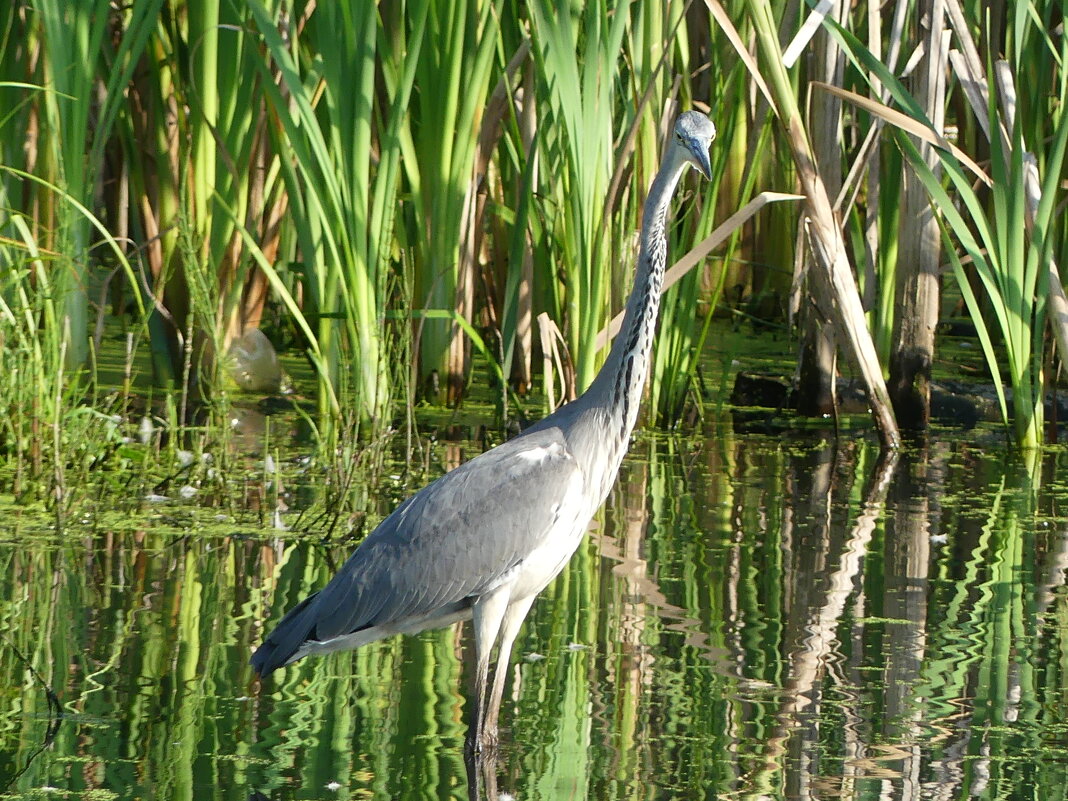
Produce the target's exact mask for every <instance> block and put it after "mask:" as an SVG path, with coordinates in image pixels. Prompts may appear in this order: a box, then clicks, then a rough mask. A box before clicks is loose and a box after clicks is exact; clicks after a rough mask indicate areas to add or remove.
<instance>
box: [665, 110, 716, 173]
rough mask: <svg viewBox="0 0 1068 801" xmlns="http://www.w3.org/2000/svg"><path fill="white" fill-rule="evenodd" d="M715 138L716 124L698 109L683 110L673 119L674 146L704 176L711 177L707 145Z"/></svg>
mask: <svg viewBox="0 0 1068 801" xmlns="http://www.w3.org/2000/svg"><path fill="white" fill-rule="evenodd" d="M715 138H716V126H715V125H714V124H713V122H712V120H710V119H709V118H708V117H706V116H705V115H704V114H702V113H701V112H700V111H684V112H682V114H680V115H679V118H678V119H677V120H676V121H675V147H676V148H678V149H679V150H680V151H681V155H682V158H683V159H684V160H685V161H687V162H689V163H690V164H692V165H693V166H695V167H696V168H697V169H698V170H699V171H700V173H701V175H703V176H705V178H711V177H712V163H711V162H710V161H709V159H708V146H709V145H710V144H712V140H713V139H715Z"/></svg>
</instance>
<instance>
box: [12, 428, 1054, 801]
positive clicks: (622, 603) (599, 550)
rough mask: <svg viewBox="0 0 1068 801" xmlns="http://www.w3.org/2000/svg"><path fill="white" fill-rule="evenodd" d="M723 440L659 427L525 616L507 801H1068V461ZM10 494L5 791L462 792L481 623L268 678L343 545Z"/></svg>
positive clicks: (193, 518) (505, 767)
mask: <svg viewBox="0 0 1068 801" xmlns="http://www.w3.org/2000/svg"><path fill="white" fill-rule="evenodd" d="M708 433H709V436H708V438H707V439H702V440H699V441H698V440H693V439H670V438H667V437H662V436H651V435H643V436H642V437H640V438H639V439H638V441H637V442H636V443H635V444H634V446H633V448H632V451H631V454H630V456H629V457H628V459H627V461H626V463H625V465H624V468H623V471H622V474H621V476H620V480H619V482H618V485H617V487H616V488H615V490H614V491H613V492H612V495H611V497H610V499H609V501H608V503H607V505H606V507H605V510H604V511H603V513H601V514H600V515H599V516H598V520H597V526H596V529H595V530H594V531H593V532H592V533H591V536H590V537H589V538H588V540H587V542H586V544H585V545H584V546H583V547H582V548H580V550H579V552H578V554H577V555H576V557H575V558H574V559H573V561H572V562H571V564H570V566H569V567H568V568H567V569H566V570H565V572H564V573H563V574H562V575H561V576H560V577H559V578H558V579H557V580H556V581H554V582H553V583H552V584H551V585H550V586H549V587H548V588H547V590H546V591H545V592H544V593H543V594H542V596H541V597H540V598H539V600H538V601H537V602H536V604H535V605H534V608H533V611H532V613H531V615H530V617H529V619H528V621H527V624H526V625H525V627H524V629H523V631H522V633H521V634H520V637H519V640H518V641H517V644H516V649H515V655H514V661H513V667H512V670H511V676H510V680H509V684H508V687H507V690H506V693H505V701H504V705H503V707H502V745H501V751H500V754H499V755H498V758H497V762H496V765H495V771H494V773H495V775H496V777H497V785H498V787H497V789H498V791H499V793H500V795H499V797H500V798H502V799H505V798H514V799H521V800H526V799H530V800H531V801H533V800H534V799H605V800H607V799H613V800H614V799H703V798H739V799H743V798H744V799H827V798H838V799H960V798H979V799H1006V800H1008V799H1036V798H1037V799H1061V798H1065V796H1066V794H1068V791H1066V787H1068V680H1066V678H1065V675H1066V671H1068V591H1066V588H1065V568H1066V566H1068V540H1066V530H1068V515H1066V506H1065V504H1066V502H1068V481H1066V476H1065V473H1066V469H1068V465H1066V464H1065V458H1064V457H1065V454H1064V453H1063V452H1061V451H1057V450H1053V451H1050V452H1049V453H1047V454H1046V455H1045V457H1044V459H1043V463H1042V465H1041V466H1040V467H1039V468H1038V469H1037V470H1035V475H1034V477H1029V476H1028V474H1027V473H1026V471H1024V470H1022V469H1021V468H1020V467H1019V466H1017V465H1014V464H1013V463H1012V462H1011V461H1010V460H1009V459H1008V458H1007V457H1006V456H1005V455H1004V450H1003V448H1001V447H1000V446H998V445H996V444H995V443H994V439H995V438H994V437H992V436H991V435H983V434H978V435H977V434H974V433H973V434H969V435H968V437H967V438H963V437H956V438H947V439H945V440H942V441H938V442H936V443H935V444H933V445H931V446H930V448H929V449H928V451H927V453H925V454H922V455H920V454H904V455H902V456H901V458H900V459H899V460H898V461H897V462H896V464H893V463H887V462H885V461H880V460H879V458H878V451H877V449H876V448H875V446H874V445H873V444H872V443H871V442H869V441H868V440H867V439H865V438H864V437H863V436H861V435H860V434H859V433H856V432H844V433H843V435H842V436H841V437H840V438H839V439H838V441H837V444H836V443H835V440H834V438H833V437H832V436H831V435H830V434H829V432H821V431H808V432H806V433H803V434H800V435H790V436H784V435H783V436H781V435H780V434H778V433H775V434H761V433H743V432H740V431H735V430H734V429H733V428H732V427H731V426H730V425H721V426H718V427H716V428H715V430H712V431H709V432H708ZM986 446H989V447H986ZM473 447H474V446H472V448H473ZM0 511H2V517H0V798H76V799H83V798H84V799H110V798H122V799H126V798H143V799H224V798H225V799H257V801H259V800H260V799H359V798H380V799H446V798H455V799H465V798H467V778H466V774H465V769H464V762H463V740H464V735H465V731H466V730H465V721H466V720H467V716H468V706H467V700H466V699H467V698H468V696H469V692H470V684H471V665H470V662H469V657H470V652H471V642H470V639H469V636H468V632H467V630H466V629H461V628H458V627H454V628H450V629H446V630H441V631H437V632H428V633H425V634H422V635H420V636H417V637H409V638H398V639H394V640H390V641H386V642H383V643H378V644H374V645H370V646H366V647H364V648H362V649H360V650H358V651H356V652H350V653H346V654H340V655H332V656H329V657H324V658H318V659H308V660H304V661H302V662H300V663H297V664H296V665H294V666H291V667H289V668H287V669H285V670H283V671H280V672H278V673H276V674H274V676H272V677H271V678H270V679H268V680H267V681H265V682H264V683H263V685H262V686H260V685H259V683H258V682H257V681H256V680H255V679H254V677H253V674H252V671H251V669H250V668H249V666H248V656H249V654H250V652H251V650H252V648H253V647H254V645H255V644H256V643H257V642H258V641H259V640H260V638H261V637H262V636H263V634H264V633H265V629H266V627H268V626H270V625H272V624H273V623H274V622H275V621H276V620H277V619H278V618H279V616H280V615H281V613H282V612H283V610H284V609H285V608H287V607H289V606H290V605H292V604H293V603H294V602H295V601H296V600H297V599H299V598H300V597H302V596H303V595H305V594H307V593H308V592H310V591H312V590H313V589H315V588H317V587H318V586H320V585H321V584H322V583H323V582H325V580H326V579H327V577H328V576H329V575H330V573H331V571H332V565H334V564H336V563H337V562H338V560H339V559H342V558H343V557H344V555H345V553H346V552H347V550H348V547H347V546H334V547H326V546H324V545H323V544H322V543H321V540H320V538H319V537H318V536H315V535H314V530H313V531H312V532H311V534H312V535H311V536H309V535H308V534H307V533H306V534H305V535H304V536H298V535H296V534H294V533H293V532H288V533H286V532H277V531H274V530H271V529H270V528H265V527H261V526H259V525H258V524H252V523H249V522H247V521H245V522H242V521H241V520H237V521H236V522H232V523H228V522H227V520H226V519H225V518H224V519H222V520H216V519H215V515H216V510H200V509H198V508H197V507H196V505H195V502H194V501H181V500H172V501H167V502H158V503H147V502H146V503H143V504H140V505H138V506H137V507H136V508H134V509H132V510H131V511H130V512H129V514H124V515H123V516H122V517H121V520H120V521H119V522H112V523H106V524H101V523H100V521H96V522H94V523H93V524H92V525H83V523H81V522H79V521H72V522H71V523H70V524H69V526H70V527H69V530H68V531H67V532H66V534H65V535H64V536H61V537H58V536H56V535H55V533H54V532H49V531H47V530H44V528H43V527H41V526H39V525H37V524H34V523H32V522H31V521H26V520H22V519H20V517H19V515H18V513H17V511H16V510H13V509H11V508H10V507H8V508H6V509H3V510H0ZM296 511H297V510H294V509H291V510H290V511H289V512H288V513H287V514H289V515H290V516H292V515H293V514H295V512H296Z"/></svg>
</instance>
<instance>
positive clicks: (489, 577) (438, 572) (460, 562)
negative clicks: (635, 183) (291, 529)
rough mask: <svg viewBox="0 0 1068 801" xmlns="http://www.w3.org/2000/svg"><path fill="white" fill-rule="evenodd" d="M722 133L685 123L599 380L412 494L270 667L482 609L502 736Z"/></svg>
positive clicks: (642, 374)
mask: <svg viewBox="0 0 1068 801" xmlns="http://www.w3.org/2000/svg"><path fill="white" fill-rule="evenodd" d="M715 135H716V128H715V125H714V124H713V123H712V121H711V120H710V119H709V118H708V117H707V116H705V115H704V114H702V113H701V112H699V111H685V112H683V113H682V114H680V115H679V117H678V118H677V120H676V122H675V125H674V127H673V131H672V136H671V139H670V141H669V143H668V145H667V147H666V149H665V155H664V158H663V161H662V163H661V166H660V169H659V170H658V171H657V173H656V176H655V177H654V178H653V182H652V185H651V187H650V189H649V194H648V197H647V198H646V202H645V208H644V210H643V212H642V228H641V236H640V245H639V252H638V261H637V267H636V270H635V277H634V287H633V289H632V291H631V293H630V297H629V298H628V300H627V305H626V311H625V314H624V317H623V323H622V326H621V328H620V333H619V335H618V336H617V337H616V339H615V341H614V343H613V345H612V348H611V350H610V351H609V354H608V357H607V359H606V360H605V362H604V365H603V366H602V367H601V369H600V371H599V372H598V373H597V375H596V376H595V378H594V380H593V382H592V383H591V384H590V386H589V388H588V389H587V390H586V391H585V392H584V393H583V394H582V395H581V396H580V397H579V398H577V399H576V400H574V401H572V402H571V403H568V404H566V405H564V406H561V407H560V408H559V409H557V410H556V411H555V412H553V413H552V414H550V415H549V416H548V417H545V418H544V419H542V420H540V421H539V422H537V423H535V424H534V425H532V426H531V427H529V428H527V429H526V430H525V431H523V432H522V433H521V434H519V435H517V436H516V437H514V438H513V439H510V440H508V441H506V442H504V443H502V444H500V445H498V446H497V447H495V448H492V449H490V450H488V451H486V452H484V453H482V454H480V455H478V456H476V457H475V458H473V459H471V460H470V461H468V462H465V463H464V464H462V465H460V466H459V467H457V468H456V469H454V470H452V471H451V472H449V473H446V474H445V475H443V476H441V477H440V478H438V479H437V480H435V481H434V482H432V483H430V484H428V485H427V486H426V487H424V488H423V489H421V490H420V491H419V492H417V493H415V494H414V495H412V496H411V497H409V498H408V499H407V500H405V501H404V502H403V503H401V504H400V506H398V507H397V508H396V509H395V510H394V511H393V512H392V513H391V514H390V515H389V516H388V517H386V518H385V520H383V521H382V522H381V523H380V524H379V525H378V526H377V527H376V528H375V529H374V531H372V532H371V533H370V534H369V535H368V536H367V537H366V539H364V540H363V542H362V543H360V545H359V546H358V547H357V548H356V550H355V551H354V552H353V553H352V555H351V556H350V557H349V559H348V561H346V562H345V564H344V565H343V566H342V567H341V569H340V570H338V572H337V573H336V575H334V577H333V578H332V579H331V580H330V581H329V583H327V585H326V586H325V587H323V588H322V589H321V590H320V591H318V592H316V593H314V594H312V595H310V596H308V597H307V598H305V599H304V600H303V601H301V602H300V603H298V604H297V605H296V606H295V607H293V608H292V609H291V610H290V611H289V612H288V613H287V614H286V615H285V616H284V617H283V618H282V620H281V621H280V622H279V623H278V625H277V626H276V627H275V628H274V630H273V631H272V632H271V633H270V634H269V635H267V638H266V640H264V642H263V644H262V645H260V647H259V648H258V649H257V650H256V652H255V653H254V654H253V656H252V659H251V663H252V666H253V668H254V669H255V670H256V672H257V673H258V674H259V676H260V677H261V678H263V677H266V676H267V675H268V674H270V673H271V672H272V671H274V670H276V669H278V668H280V667H282V666H283V665H288V664H290V663H291V662H295V661H296V660H298V659H301V658H302V657H305V656H308V655H311V654H325V653H330V652H333V651H341V650H348V649H351V648H357V647H359V646H361V645H365V644H367V643H370V642H374V641H376V640H381V639H383V638H385V637H390V636H393V635H396V634H415V633H417V632H420V631H424V630H426V629H434V628H440V627H443V626H447V625H449V624H452V623H455V622H457V621H463V620H471V621H472V625H473V628H474V641H475V700H474V705H473V707H472V719H471V721H470V722H469V728H468V736H467V743H466V746H467V748H468V749H469V750H473V751H474V752H475V753H481V752H482V751H483V750H491V749H493V748H495V747H496V744H497V736H498V715H499V711H500V704H501V695H502V693H503V691H504V684H505V680H506V677H507V675H508V663H509V660H510V656H511V651H512V646H513V644H514V642H515V639H516V635H517V634H518V633H519V629H520V626H521V624H522V623H523V620H524V619H525V618H526V616H527V613H528V612H529V611H530V607H531V604H532V603H533V602H534V599H535V597H537V595H538V593H540V592H541V590H542V589H544V588H545V586H546V585H547V584H548V583H549V582H550V581H552V579H553V578H555V577H556V576H557V574H559V573H560V571H561V570H563V568H564V566H565V565H566V564H567V563H568V561H569V560H570V559H571V556H572V555H573V554H574V553H575V551H576V550H577V549H578V546H579V544H580V543H581V542H582V539H583V537H584V536H585V533H586V530H587V528H588V527H589V524H590V521H591V520H592V519H593V516H594V514H595V513H596V512H597V509H598V508H599V507H600V506H601V504H602V502H603V501H604V499H605V498H606V497H607V496H608V492H609V490H610V489H611V488H612V485H613V484H614V483H615V480H616V475H617V473H618V472H619V466H620V463H621V462H622V460H623V456H624V454H625V453H626V451H627V448H628V446H629V443H630V435H631V432H632V431H633V429H634V425H635V422H636V420H637V417H638V407H639V405H640V402H641V396H642V392H643V389H644V385H645V379H646V376H647V374H648V372H649V359H650V351H651V349H652V344H653V334H654V331H655V328H656V319H657V314H658V312H659V308H660V295H661V289H662V286H663V278H664V267H665V262H666V260H667V238H666V236H665V226H666V221H667V215H668V211H669V207H670V204H671V199H672V197H673V195H674V193H675V189H676V187H677V186H678V183H679V180H680V179H681V177H682V175H683V173H684V172H685V171H686V169H687V168H688V167H689V166H691V165H692V166H694V167H696V168H697V169H698V171H699V172H700V173H701V174H702V175H703V176H704V177H705V178H707V179H710V178H711V177H712V168H711V163H710V161H709V155H708V149H709V145H710V144H711V142H712V140H713V139H714V138H715ZM494 645H496V647H497V665H496V669H495V672H494V676H493V685H492V688H490V687H488V682H489V667H490V661H491V654H492V651H493V648H494Z"/></svg>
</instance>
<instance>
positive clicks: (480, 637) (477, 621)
mask: <svg viewBox="0 0 1068 801" xmlns="http://www.w3.org/2000/svg"><path fill="white" fill-rule="evenodd" d="M507 611H508V586H507V585H505V586H503V587H498V588H497V589H496V590H494V591H493V592H491V593H489V594H488V595H483V596H482V597H480V598H479V599H478V600H477V601H475V604H474V606H473V607H472V609H471V622H472V623H473V624H474V629H475V705H474V712H473V714H472V716H471V724H470V728H469V729H468V730H467V748H468V750H470V751H473V752H475V753H477V752H478V751H480V750H481V748H482V731H483V726H484V721H485V710H486V685H487V684H488V681H489V662H490V654H491V652H492V651H493V643H494V642H495V641H496V639H497V635H498V634H499V633H500V630H501V621H502V620H504V617H505V613H506V612H507Z"/></svg>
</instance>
